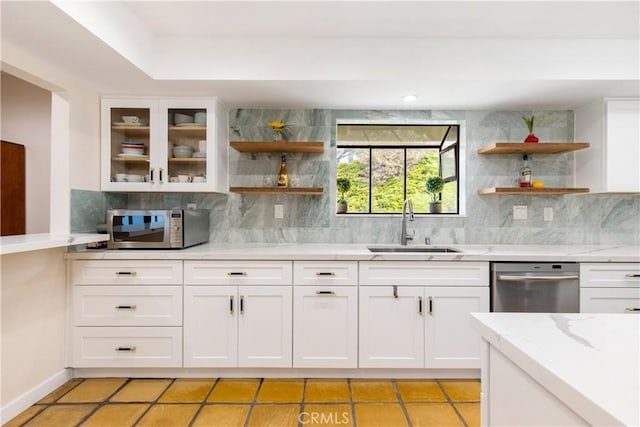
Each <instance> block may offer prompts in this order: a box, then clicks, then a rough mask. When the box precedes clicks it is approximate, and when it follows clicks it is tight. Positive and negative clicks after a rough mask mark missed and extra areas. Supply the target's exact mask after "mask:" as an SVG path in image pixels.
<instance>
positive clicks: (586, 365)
mask: <svg viewBox="0 0 640 427" xmlns="http://www.w3.org/2000/svg"><path fill="white" fill-rule="evenodd" d="M471 316H472V325H473V327H474V328H475V329H476V330H477V331H478V332H479V333H480V335H482V337H483V338H484V339H486V340H487V341H489V343H490V344H491V345H492V346H494V347H496V348H497V349H498V350H499V351H500V352H502V353H503V354H504V355H505V356H507V357H508V358H509V359H511V360H512V361H513V362H514V363H515V364H516V365H518V366H519V367H520V368H521V369H522V370H523V371H525V372H526V373H527V374H529V375H530V376H531V377H532V378H533V379H535V380H536V381H537V382H538V383H540V384H541V385H542V386H543V387H545V388H546V389H547V390H548V391H550V392H551V393H552V394H554V395H555V396H556V397H557V398H558V399H560V400H561V401H562V402H564V403H565V404H566V405H567V406H568V407H569V408H571V409H572V410H573V411H574V412H576V413H577V414H579V415H580V416H581V417H583V418H584V419H585V420H586V421H587V422H588V423H589V424H591V425H601V426H604V425H607V426H613V425H625V426H638V425H640V367H639V366H640V316H637V315H633V314H548V313H472V314H471Z"/></svg>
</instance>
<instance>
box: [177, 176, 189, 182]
mask: <svg viewBox="0 0 640 427" xmlns="http://www.w3.org/2000/svg"><path fill="white" fill-rule="evenodd" d="M178 182H191V177H190V176H189V175H178Z"/></svg>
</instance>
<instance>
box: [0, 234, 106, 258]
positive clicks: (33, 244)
mask: <svg viewBox="0 0 640 427" xmlns="http://www.w3.org/2000/svg"><path fill="white" fill-rule="evenodd" d="M108 238H109V236H108V235H106V234H83V233H75V234H49V233H35V234H21V235H17V236H3V237H0V255H7V254H15V253H21V252H31V251H38V250H41V249H51V248H61V247H65V246H71V245H82V244H87V243H95V242H104V241H106V240H107V239H108Z"/></svg>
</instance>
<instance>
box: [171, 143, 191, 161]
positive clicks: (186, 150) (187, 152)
mask: <svg viewBox="0 0 640 427" xmlns="http://www.w3.org/2000/svg"><path fill="white" fill-rule="evenodd" d="M192 155H193V148H191V147H189V146H187V145H180V146H177V147H173V157H179V158H185V157H191V156H192Z"/></svg>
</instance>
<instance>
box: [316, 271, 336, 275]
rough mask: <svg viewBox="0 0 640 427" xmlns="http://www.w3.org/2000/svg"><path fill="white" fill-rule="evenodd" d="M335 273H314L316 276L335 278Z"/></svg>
mask: <svg viewBox="0 0 640 427" xmlns="http://www.w3.org/2000/svg"><path fill="white" fill-rule="evenodd" d="M335 275H336V273H334V272H332V271H318V272H317V273H316V276H335Z"/></svg>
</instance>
